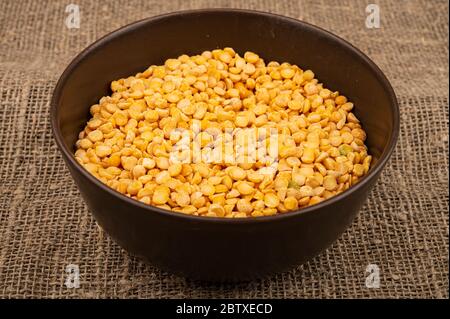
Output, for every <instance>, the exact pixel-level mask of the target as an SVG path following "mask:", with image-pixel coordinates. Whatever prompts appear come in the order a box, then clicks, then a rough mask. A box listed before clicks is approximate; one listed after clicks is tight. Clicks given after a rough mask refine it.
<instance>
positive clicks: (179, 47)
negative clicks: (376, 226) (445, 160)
mask: <svg viewBox="0 0 450 319" xmlns="http://www.w3.org/2000/svg"><path fill="white" fill-rule="evenodd" d="M223 47H232V48H234V49H235V50H236V51H237V52H239V53H241V54H243V53H244V52H245V51H248V50H249V51H254V52H256V53H258V54H259V55H260V56H261V57H263V58H264V59H265V61H266V62H269V61H271V60H275V61H278V62H290V63H293V64H297V65H298V66H300V67H301V68H303V69H311V70H313V71H314V72H315V74H316V77H318V79H319V81H320V82H322V83H324V84H325V86H326V87H327V88H329V89H331V90H339V92H341V93H342V94H344V95H346V96H347V97H348V98H349V99H350V100H351V101H352V102H353V103H354V104H355V109H354V112H355V114H356V115H357V117H358V118H359V119H360V120H361V122H362V125H363V128H364V129H365V130H366V132H367V135H368V139H367V142H366V143H367V145H368V147H369V152H370V153H371V154H372V155H373V156H374V160H375V161H377V159H379V158H380V157H381V156H382V154H383V152H386V151H387V148H388V146H389V143H390V142H391V139H392V134H394V131H395V119H396V116H398V115H396V109H395V107H394V106H395V96H394V95H393V92H392V89H391V87H390V85H389V83H388V82H387V81H386V79H385V78H384V76H383V75H382V73H381V72H380V71H379V69H378V68H377V67H375V66H374V65H373V63H372V62H371V61H370V60H368V59H367V58H366V57H365V56H364V55H363V54H361V53H360V52H359V51H358V50H356V49H354V48H353V47H352V46H351V45H349V44H348V43H347V42H345V41H343V40H341V39H339V38H337V37H335V36H333V35H331V34H329V33H328V32H325V31H323V30H320V29H318V28H316V27H313V26H311V25H309V24H305V23H302V22H299V21H296V20H293V19H289V18H285V17H281V16H274V15H270V14H264V13H256V12H248V11H238V10H200V11H192V12H181V13H174V14H169V15H165V16H159V17H155V18H151V19H147V20H143V21H140V22H137V23H135V24H133V25H130V26H128V27H125V28H122V29H120V30H119V31H116V32H114V33H112V34H110V35H108V36H106V37H105V38H103V39H101V40H99V41H98V42H96V43H94V44H93V45H92V46H90V47H89V48H88V49H87V50H85V51H84V52H83V53H81V54H80V55H79V56H78V57H77V58H76V59H75V60H74V62H73V63H72V64H71V65H70V66H69V68H68V69H67V70H66V73H65V76H63V77H62V81H61V82H60V84H59V88H60V91H59V93H57V94H56V98H55V100H54V104H55V105H56V108H55V112H56V114H55V116H56V121H57V125H58V128H59V130H60V131H61V133H62V137H63V139H64V143H65V146H66V147H67V149H69V150H70V151H72V150H73V147H74V144H75V142H76V139H77V136H78V133H79V132H80V131H81V130H82V128H83V127H84V125H85V123H86V121H87V120H88V118H89V117H90V114H89V107H90V106H91V105H92V104H95V103H97V102H98V100H99V98H101V97H102V96H104V95H108V94H109V93H110V90H109V84H110V82H111V81H112V80H115V79H118V78H121V77H126V76H129V75H133V74H135V73H136V72H139V71H142V70H144V69H146V68H147V67H148V66H149V65H152V64H162V63H163V62H164V61H165V59H167V58H171V57H177V56H179V55H181V54H188V55H192V54H199V53H201V52H202V51H204V50H212V49H215V48H223ZM57 91H58V90H57Z"/></svg>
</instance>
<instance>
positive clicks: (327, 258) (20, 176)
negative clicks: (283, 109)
mask: <svg viewBox="0 0 450 319" xmlns="http://www.w3.org/2000/svg"><path fill="white" fill-rule="evenodd" d="M69 3H70V2H69V1H32V0H23V1H13V0H8V1H0V97H1V98H0V180H1V183H0V194H1V196H0V297H3V298H23V297H27V298H28V297H34V298H37V297H51V298H55V297H62V298H95V297H101V298H103V297H106V298H109V297H120V298H131V297H133V298H135V297H139V298H171V297H182V298H184V297H194V298H197V297H205V298H210V297H225V298H228V297H236V298H240V297H249V298H253V297H254V298H270V297H273V298H303V297H312V298H357V297H363V298H371V297H387V298H399V297H406V298H416V297H436V298H448V184H447V181H448V164H449V163H448V127H447V126H448V84H449V83H448V20H447V18H448V4H447V2H446V1H377V4H378V5H379V8H380V13H381V27H380V28H379V29H368V28H366V27H365V19H366V16H367V13H366V12H365V8H366V6H367V5H368V4H369V3H370V2H369V1H353V0H345V1H319V0H306V1H299V0H295V1H271V0H264V1H237V0H231V1H200V0H187V1H134V0H133V1H108V2H104V1H81V0H78V1H76V3H77V4H78V5H79V7H80V12H81V25H80V29H72V30H69V29H68V28H67V27H66V26H65V24H64V20H65V18H66V17H67V13H65V8H66V5H68V4H69ZM205 7H236V8H252V9H259V10H263V11H270V12H275V13H279V14H283V15H287V16H291V17H294V18H299V19H303V20H305V21H307V22H311V23H313V24H316V25H318V26H321V27H323V28H325V29H328V30H330V31H332V32H334V33H336V34H338V35H340V36H342V37H343V38H345V39H347V40H348V41H350V42H351V43H353V44H354V45H355V46H357V47H359V48H360V49H361V50H362V51H364V52H365V53H366V54H368V55H369V57H371V58H372V59H373V60H374V61H375V62H376V63H377V64H378V65H379V66H380V67H381V69H382V70H384V72H385V73H386V75H387V77H388V78H389V79H390V81H391V82H392V84H393V86H394V89H395V91H396V93H397V95H398V99H399V103H400V108H401V134H400V139H399V143H398V147H397V149H396V151H395V153H394V155H393V157H392V159H391V161H390V163H389V165H388V166H387V167H386V169H385V171H384V173H383V174H382V177H381V178H380V180H379V182H378V184H377V185H376V187H375V189H374V190H373V191H372V193H371V195H370V197H369V200H368V201H367V204H366V205H365V206H364V208H363V209H362V211H361V213H360V214H359V216H358V217H357V218H356V220H355V222H354V223H353V225H352V226H351V227H350V229H349V230H348V231H347V232H345V234H344V235H343V236H342V237H341V238H340V239H339V240H338V241H337V242H336V243H335V244H334V245H333V246H332V247H331V248H330V249H328V250H327V251H325V252H323V253H322V254H321V255H320V256H318V257H316V258H314V259H313V260H312V261H311V262H309V263H307V264H305V265H303V266H299V267H298V268H297V269H295V270H293V271H291V272H288V273H284V274H279V275H276V276H274V277H272V278H268V279H264V280H259V281H253V282H248V283H240V284H222V285H212V284H205V283H197V282H192V281H190V280H186V279H183V278H178V277H175V276H172V275H170V274H167V273H164V272H161V271H160V270H158V269H156V268H153V267H151V266H147V265H144V264H143V263H141V262H140V261H139V260H137V259H135V258H134V257H132V256H130V255H128V254H127V253H126V252H125V251H123V250H122V249H121V248H120V247H119V246H117V245H116V244H115V243H114V242H112V241H111V240H110V239H109V238H108V236H107V235H106V234H104V233H103V232H102V231H100V230H99V228H98V227H97V226H96V224H95V222H94V220H93V219H92V217H91V215H90V213H89V212H88V210H87V208H86V206H85V204H84V203H83V201H82V199H81V197H80V195H79V193H78V191H77V189H76V187H75V185H74V183H73V181H72V179H71V178H70V176H69V173H68V171H67V169H66V168H65V166H64V163H63V161H62V159H61V156H60V155H59V153H58V151H57V149H56V146H55V143H54V142H53V139H52V135H51V132H50V123H49V101H50V97H51V94H52V90H53V88H54V85H55V83H56V81H57V79H58V77H59V75H60V74H61V72H62V71H63V69H64V67H65V66H66V65H67V64H68V63H69V61H70V60H71V59H72V58H73V57H74V56H75V55H76V54H77V53H78V52H80V51H81V50H82V49H83V48H85V47H86V46H87V45H89V44H90V43H91V42H93V41H94V40H96V39H97V38H99V37H100V36H102V35H104V34H106V33H107V32H110V31H112V30H115V29H116V28H118V27H120V26H123V25H125V24H128V23H130V22H133V21H135V20H138V19H141V18H145V17H149V16H153V15H157V14H160V13H165V12H170V11H175V10H181V9H193V8H205ZM224 28H226V25H224ZM367 94H370V92H367ZM356 107H357V106H356ZM260 244H261V245H264V243H263V242H262V243H260ZM218 253H220V252H218ZM68 264H76V265H78V266H79V268H80V279H81V285H80V288H78V289H70V288H67V287H66V286H65V285H64V282H65V279H66V275H67V274H66V272H65V270H66V266H67V265H68ZM369 264H376V265H378V267H379V269H380V287H379V288H378V289H370V288H367V287H366V285H365V280H366V276H367V275H368V273H366V267H367V266H368V265H369Z"/></svg>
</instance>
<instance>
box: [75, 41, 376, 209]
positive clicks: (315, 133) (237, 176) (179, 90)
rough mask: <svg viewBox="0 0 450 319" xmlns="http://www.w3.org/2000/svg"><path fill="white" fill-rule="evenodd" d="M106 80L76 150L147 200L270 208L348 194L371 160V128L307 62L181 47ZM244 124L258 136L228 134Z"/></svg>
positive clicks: (165, 204)
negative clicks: (176, 53) (191, 52)
mask: <svg viewBox="0 0 450 319" xmlns="http://www.w3.org/2000/svg"><path fill="white" fill-rule="evenodd" d="M111 90H112V94H111V95H110V96H105V97H103V98H101V99H100V101H99V103H98V104H95V105H92V106H91V109H90V111H91V115H92V118H91V119H90V120H89V121H88V123H87V125H86V127H85V128H84V130H83V131H82V132H80V134H79V140H78V141H77V143H76V152H75V157H76V159H77V161H78V162H79V163H80V164H81V165H83V166H84V167H85V168H86V169H87V170H88V171H89V172H90V173H91V174H93V175H94V176H95V177H97V178H98V179H100V180H101V181H102V182H103V183H105V184H106V185H108V186H109V187H112V188H113V189H115V190H117V191H119V192H121V193H123V194H125V195H126V196H129V197H131V198H133V199H136V200H139V201H141V202H143V203H145V204H149V205H153V206H157V207H160V208H164V209H168V210H174V211H178V212H182V213H185V214H190V215H197V216H210V217H225V218H233V217H237V218H240V217H258V216H269V215H274V214H280V213H286V212H289V211H293V210H297V209H299V208H302V207H305V206H309V205H314V204H316V203H319V202H321V201H323V200H324V199H327V198H330V197H332V196H334V195H336V194H338V193H341V192H343V191H344V190H346V189H348V188H349V187H351V186H352V185H353V184H355V183H356V182H357V181H358V180H359V179H360V178H361V177H362V176H364V175H365V174H367V172H368V170H369V168H370V164H371V161H372V157H371V156H370V155H369V154H368V153H367V147H366V146H365V144H364V142H365V140H366V133H365V132H364V130H363V129H362V127H361V124H360V122H359V120H358V119H357V118H356V116H355V115H354V114H353V113H352V109H353V104H352V103H351V102H349V101H348V99H347V98H346V97H345V96H343V95H340V94H339V92H336V91H331V90H329V89H327V88H325V87H324V86H323V84H322V83H320V82H319V81H318V80H317V79H316V78H315V76H314V73H313V72H312V71H311V70H302V69H301V68H299V67H298V66H296V65H292V64H289V63H286V62H285V63H279V62H274V61H272V62H269V63H265V61H264V60H263V59H262V58H261V57H260V56H259V55H258V54H256V53H253V52H246V53H245V54H244V55H243V56H241V55H239V54H238V53H236V52H235V51H234V50H233V49H232V48H225V49H223V50H213V51H205V52H203V53H202V54H200V55H195V56H187V55H182V56H180V57H178V58H176V59H168V60H167V61H166V62H165V63H164V65H160V66H156V65H152V66H150V67H149V68H148V69H146V70H145V71H143V72H140V73H138V74H136V75H135V76H130V77H128V78H123V79H119V80H116V81H113V82H112V83H111ZM194 128H196V129H194ZM248 129H257V131H256V135H255V138H254V140H252V139H247V137H248V136H245V134H244V135H239V134H236V135H234V133H233V132H243V131H245V130H248ZM230 130H231V131H232V132H231V133H230ZM269 130H270V132H272V133H271V134H265V133H263V132H264V131H267V132H268V131H269ZM183 132H187V134H184V133H183ZM273 132H275V139H273V138H274V134H273ZM249 136H250V135H249ZM186 139H187V141H188V142H187V144H186V143H184V144H182V145H183V146H184V147H179V145H180V143H181V142H182V141H186ZM219 146H223V147H219ZM241 146H246V147H247V148H246V149H245V148H242V147H241ZM196 148H197V150H198V152H194V151H193V150H194V149H196ZM242 149H244V150H243V151H242ZM174 153H176V154H177V157H176V158H174V157H173V156H172V155H173V154H174ZM234 153H236V154H234ZM230 154H233V155H235V156H234V157H233V158H231V159H230V158H229V156H230ZM255 154H256V155H258V156H257V157H255ZM205 159H207V160H205Z"/></svg>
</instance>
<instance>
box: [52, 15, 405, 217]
mask: <svg viewBox="0 0 450 319" xmlns="http://www.w3.org/2000/svg"><path fill="white" fill-rule="evenodd" d="M208 13H229V14H233V13H244V14H250V15H257V16H261V17H262V16H264V17H268V18H271V19H278V20H283V21H285V22H287V23H295V24H300V25H302V26H303V27H304V28H307V29H310V30H312V31H313V32H318V33H321V34H323V35H324V36H326V37H327V38H331V39H332V40H334V41H336V42H338V43H339V44H340V45H341V46H342V47H344V48H345V49H346V50H349V51H352V53H353V54H355V55H357V56H358V57H359V58H360V59H361V60H362V61H363V62H364V63H365V64H366V66H367V67H369V68H370V69H371V70H372V72H373V73H374V76H375V77H376V78H377V80H378V81H380V83H381V84H382V86H384V89H385V90H386V91H387V93H388V95H389V96H390V98H391V100H392V105H391V107H392V111H393V122H394V123H393V127H392V131H391V132H390V133H391V134H390V138H389V140H388V143H387V144H386V147H385V148H384V150H383V152H382V153H381V155H380V158H379V159H378V161H377V163H376V164H375V165H374V166H373V167H372V168H371V169H370V170H369V172H368V174H366V175H365V176H363V178H361V180H360V181H358V183H357V184H355V185H353V186H351V187H350V188H349V189H347V190H345V191H343V192H342V193H340V194H338V195H335V196H333V197H331V198H329V199H326V200H324V201H322V202H320V203H318V204H315V205H312V206H308V207H304V208H300V209H298V210H296V211H291V212H288V213H283V214H276V215H272V216H260V217H246V218H224V217H206V216H194V215H187V214H184V213H180V212H176V211H170V210H166V209H162V208H159V207H156V206H152V205H148V204H145V203H142V202H140V201H138V200H135V199H132V198H129V197H127V196H125V195H123V194H122V193H120V192H118V191H116V190H115V189H113V188H110V187H109V186H107V185H105V184H103V183H102V182H101V181H100V180H98V179H97V178H96V177H94V176H93V175H91V174H90V173H89V172H88V171H87V170H86V169H85V168H84V167H82V166H81V165H80V164H79V163H78V162H77V161H76V160H75V157H74V154H73V152H71V151H70V150H69V149H68V147H66V145H65V143H64V139H63V136H62V133H61V129H60V127H59V123H58V120H57V114H58V104H59V103H58V102H59V99H60V97H61V92H62V88H63V87H64V85H65V83H66V81H67V79H68V78H69V77H70V74H71V73H72V71H73V70H74V69H75V68H76V67H77V66H78V64H79V63H80V62H82V61H83V59H84V58H85V57H86V56H88V55H89V54H90V53H91V52H94V51H95V50H97V49H98V48H100V47H102V46H103V45H104V44H105V43H108V42H109V41H112V40H114V39H115V38H116V37H118V36H120V35H123V34H126V33H128V32H131V31H133V30H135V29H137V28H139V27H140V26H142V25H145V24H147V23H153V22H156V21H159V20H163V19H166V18H170V17H174V16H187V15H196V14H197V15H198V14H208ZM50 123H51V127H52V132H53V136H54V138H55V140H56V144H57V146H58V148H59V149H60V151H61V152H62V153H63V155H64V157H65V158H66V160H67V161H69V163H70V164H71V166H72V167H74V168H75V170H77V171H78V172H79V173H80V174H82V175H83V176H84V177H85V178H87V179H88V180H89V181H90V182H91V183H94V184H95V185H96V186H97V187H99V188H100V189H101V190H103V191H106V192H108V193H110V194H111V195H112V196H116V197H118V198H119V199H121V200H123V201H125V202H126V203H128V204H130V205H132V206H137V207H139V208H142V209H144V210H147V211H148V212H149V213H153V214H155V213H156V214H161V215H163V217H168V218H175V219H182V220H185V221H190V222H196V223H202V222H207V223H226V224H228V223H229V224H259V223H266V222H275V221H281V220H286V219H291V218H296V217H297V216H300V215H304V214H309V213H314V212H315V211H318V210H321V209H323V208H325V207H329V206H332V205H333V204H334V203H336V202H338V201H340V200H342V199H344V198H346V197H348V196H350V195H351V194H353V193H354V192H356V191H358V190H360V189H362V188H364V187H365V186H366V184H368V183H369V181H370V180H372V179H373V178H375V177H376V176H377V175H378V174H379V173H380V171H381V170H382V169H383V168H384V166H385V165H386V163H387V161H388V160H389V158H390V157H391V155H392V153H393V151H394V149H395V146H396V143H397V140H398V136H399V131H400V110H399V106H398V101H397V97H396V95H395V92H394V89H393V88H392V85H391V84H390V82H389V80H388V79H387V77H386V76H385V75H384V73H383V72H382V71H381V69H380V68H379V67H378V66H377V65H376V64H375V63H374V62H373V61H372V60H371V59H370V58H369V57H368V56H367V55H366V54H364V53H363V52H362V51H361V50H359V49H358V48H356V47H355V46H353V45H352V44H351V43H349V42H348V41H346V40H344V39H342V38H341V37H339V36H337V35H335V34H333V33H331V32H329V31H327V30H325V29H323V28H321V27H318V26H315V25H313V24H310V23H308V22H305V21H301V20H298V19H295V18H291V17H287V16H283V15H279V14H274V13H269V12H264V11H259V10H249V9H234V8H207V9H194V10H180V11H175V12H170V13H164V14H160V15H156V16H151V17H148V18H144V19H141V20H137V21H135V22H132V23H129V24H127V25H124V26H122V27H120V28H118V29H116V30H114V31H111V32H109V33H107V34H106V35H104V36H102V37H101V38H99V39H97V40H96V41H95V42H93V43H92V44H90V45H89V46H87V47H86V48H85V49H83V50H82V51H81V52H80V53H79V54H78V55H76V56H75V58H73V59H72V60H71V62H70V63H69V65H68V66H67V67H66V68H65V70H64V71H63V73H62V74H61V76H60V77H59V79H58V82H57V84H56V86H55V88H54V90H53V94H52V98H51V102H50Z"/></svg>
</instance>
